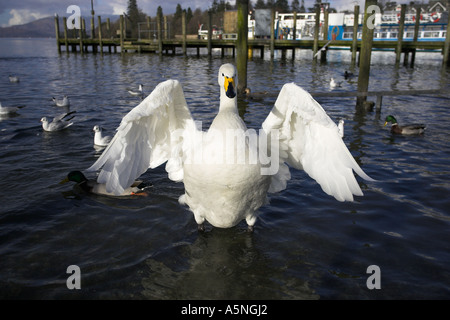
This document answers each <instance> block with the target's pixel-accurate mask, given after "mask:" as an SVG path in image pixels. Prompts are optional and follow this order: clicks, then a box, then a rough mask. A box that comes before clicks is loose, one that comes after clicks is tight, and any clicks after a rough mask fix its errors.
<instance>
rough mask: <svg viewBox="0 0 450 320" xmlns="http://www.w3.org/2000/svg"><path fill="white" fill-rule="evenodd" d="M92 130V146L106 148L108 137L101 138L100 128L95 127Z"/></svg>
mask: <svg viewBox="0 0 450 320" xmlns="http://www.w3.org/2000/svg"><path fill="white" fill-rule="evenodd" d="M92 130H93V131H94V132H95V134H94V145H96V146H99V147H106V146H107V145H108V144H109V143H110V142H111V137H110V136H103V134H102V130H103V129H102V128H101V127H100V126H98V125H96V126H94V128H93V129H92Z"/></svg>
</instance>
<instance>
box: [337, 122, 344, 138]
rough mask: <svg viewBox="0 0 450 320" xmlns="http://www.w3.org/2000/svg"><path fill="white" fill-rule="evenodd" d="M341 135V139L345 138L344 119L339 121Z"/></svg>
mask: <svg viewBox="0 0 450 320" xmlns="http://www.w3.org/2000/svg"><path fill="white" fill-rule="evenodd" d="M338 129H339V134H340V135H341V138H343V137H344V119H341V120H339V124H338Z"/></svg>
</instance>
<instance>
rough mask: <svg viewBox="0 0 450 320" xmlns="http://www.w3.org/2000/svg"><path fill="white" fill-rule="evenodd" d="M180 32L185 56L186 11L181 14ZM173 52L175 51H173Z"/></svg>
mask: <svg viewBox="0 0 450 320" xmlns="http://www.w3.org/2000/svg"><path fill="white" fill-rule="evenodd" d="M181 31H182V34H183V45H182V47H183V54H184V55H186V53H187V50H186V11H184V10H183V13H182V14H181ZM174 51H175V49H174Z"/></svg>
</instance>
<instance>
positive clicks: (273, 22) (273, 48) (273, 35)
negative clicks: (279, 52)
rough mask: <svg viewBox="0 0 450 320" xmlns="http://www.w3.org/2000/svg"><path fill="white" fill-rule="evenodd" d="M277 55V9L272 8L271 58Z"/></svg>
mask: <svg viewBox="0 0 450 320" xmlns="http://www.w3.org/2000/svg"><path fill="white" fill-rule="evenodd" d="M274 57H275V10H274V9H272V12H271V19H270V59H273V58H274Z"/></svg>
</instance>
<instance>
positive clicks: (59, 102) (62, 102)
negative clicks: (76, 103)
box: [52, 96, 70, 107]
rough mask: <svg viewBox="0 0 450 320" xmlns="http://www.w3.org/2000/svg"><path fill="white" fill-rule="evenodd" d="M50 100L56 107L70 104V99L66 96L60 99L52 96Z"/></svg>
mask: <svg viewBox="0 0 450 320" xmlns="http://www.w3.org/2000/svg"><path fill="white" fill-rule="evenodd" d="M52 101H53V102H54V103H55V105H56V106H57V107H68V106H70V101H69V97H68V96H64V97H63V98H62V99H57V98H55V97H52Z"/></svg>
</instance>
